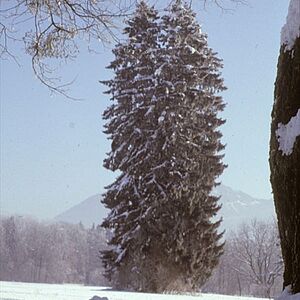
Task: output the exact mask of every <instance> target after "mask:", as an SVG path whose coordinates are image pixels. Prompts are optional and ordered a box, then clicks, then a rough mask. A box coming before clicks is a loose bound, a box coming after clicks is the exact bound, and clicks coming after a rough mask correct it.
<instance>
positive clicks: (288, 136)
mask: <svg viewBox="0 0 300 300" xmlns="http://www.w3.org/2000/svg"><path fill="white" fill-rule="evenodd" d="M298 136H300V109H299V110H298V112H297V114H296V116H294V117H292V118H291V119H290V121H289V122H288V123H287V124H286V125H284V124H282V123H279V124H278V129H277V130H276V137H277V140H278V143H279V150H281V151H282V153H283V155H290V154H292V153H293V147H294V143H295V141H296V138H297V137H298Z"/></svg>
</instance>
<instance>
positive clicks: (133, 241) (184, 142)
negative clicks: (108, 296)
mask: <svg viewBox="0 0 300 300" xmlns="http://www.w3.org/2000/svg"><path fill="white" fill-rule="evenodd" d="M150 12H151V13H150ZM157 18H158V17H157V14H156V12H155V11H154V10H153V9H149V8H148V7H147V6H146V5H145V4H144V3H143V2H142V3H140V4H139V5H138V8H137V13H136V15H135V17H134V18H133V19H132V20H131V21H129V23H128V24H129V27H128V28H127V29H125V32H126V33H127V34H128V35H129V42H128V43H126V44H124V45H119V46H118V47H117V48H116V50H115V51H114V53H115V55H116V59H115V61H114V62H113V63H112V64H111V66H110V67H111V68H113V69H115V73H116V76H115V78H114V79H113V80H111V81H108V82H106V84H108V85H109V86H110V90H109V93H111V94H112V95H113V99H114V102H115V104H113V105H112V106H111V107H110V108H109V109H108V110H107V111H106V112H105V114H104V117H105V118H106V119H107V120H109V122H108V123H107V126H106V128H107V129H106V132H107V133H108V134H109V135H110V136H111V138H112V151H111V153H110V154H109V157H108V158H107V159H106V161H105V166H106V167H107V168H109V169H111V170H120V171H121V175H120V176H119V177H118V178H117V180H116V181H115V182H114V183H113V184H112V185H111V186H109V187H108V191H107V193H106V194H105V197H104V200H103V202H104V203H105V204H106V206H107V207H108V208H110V209H111V213H110V214H109V216H108V217H107V218H106V220H105V221H104V223H103V226H104V227H107V228H111V229H113V237H112V239H111V241H110V244H111V245H112V246H113V248H112V249H111V250H110V251H107V252H104V253H103V259H104V263H105V266H106V269H107V277H108V278H109V279H115V280H117V283H118V284H119V285H120V286H121V287H123V288H124V287H125V288H126V287H131V288H133V289H138V290H143V291H161V290H166V289H177V290H178V289H180V290H193V289H197V288H199V287H200V286H201V285H202V284H203V283H204V282H205V281H206V279H207V278H208V276H209V275H210V274H211V271H212V269H213V268H214V266H216V264H217V262H218V258H219V256H220V255H221V253H222V248H223V245H222V244H221V242H220V238H221V236H222V234H219V233H218V231H217V229H218V226H219V223H220V221H213V217H214V216H215V215H216V213H217V212H218V210H219V205H218V203H217V201H218V198H217V197H215V196H213V195H212V194H211V192H212V189H213V188H214V187H215V186H216V185H217V183H216V179H217V177H218V176H219V175H220V174H221V173H222V172H223V169H224V167H225V166H224V164H223V163H222V155H221V154H220V151H221V150H223V148H224V146H223V145H222V143H221V141H220V138H221V133H220V132H219V131H218V127H219V126H220V125H222V124H223V123H224V120H222V119H220V118H219V117H218V113H219V112H220V111H222V110H223V108H224V103H223V101H222V98H221V97H220V96H219V95H218V93H219V92H221V91H223V90H224V89H225V87H224V85H223V80H222V78H221V77H220V68H221V67H222V64H221V61H220V60H219V59H218V58H217V57H216V55H215V53H213V52H212V50H211V49H210V48H209V47H208V45H207V39H206V38H207V37H206V35H205V34H203V33H202V32H201V28H200V26H199V24H198V23H197V21H196V19H195V14H194V13H193V12H192V11H191V9H190V8H188V7H187V6H185V5H183V4H182V3H181V1H177V2H176V3H175V4H174V5H173V6H172V7H171V8H170V10H169V11H168V12H167V14H166V15H165V16H163V18H162V19H161V22H160V25H158V24H157ZM159 32H160V33H159ZM137 41H138V45H136V43H137ZM132 48H134V49H136V50H139V49H141V48H142V49H144V50H142V51H139V52H137V53H136V52H135V53H134V54H132V53H131V52H130V51H129V50H130V49H132ZM128 61H129V62H130V63H128ZM128 67H129V69H130V70H128V69H127V68H128ZM141 71H142V72H141ZM113 274H114V276H115V278H113V276H112V275H113Z"/></svg>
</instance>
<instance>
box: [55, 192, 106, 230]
mask: <svg viewBox="0 0 300 300" xmlns="http://www.w3.org/2000/svg"><path fill="white" fill-rule="evenodd" d="M100 200H101V195H100V194H96V195H93V196H91V197H89V198H87V199H86V200H84V201H82V202H80V203H79V204H77V205H75V206H73V207H71V208H70V209H68V210H66V211H64V212H63V213H61V214H59V215H58V216H56V217H55V218H54V219H55V221H60V222H66V223H71V224H78V223H80V222H81V223H82V224H83V225H84V226H85V227H91V226H92V225H93V224H95V225H98V224H100V223H101V222H102V220H103V219H104V217H105V216H106V215H107V213H108V210H107V209H106V208H105V207H104V206H103V204H102V203H101V202H100Z"/></svg>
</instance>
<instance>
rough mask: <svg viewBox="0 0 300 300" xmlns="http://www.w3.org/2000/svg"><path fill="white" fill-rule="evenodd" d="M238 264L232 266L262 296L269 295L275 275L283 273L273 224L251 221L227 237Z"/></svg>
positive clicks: (277, 276) (276, 232)
mask: <svg viewBox="0 0 300 300" xmlns="http://www.w3.org/2000/svg"><path fill="white" fill-rule="evenodd" d="M230 244H231V246H232V250H231V252H232V254H233V255H234V257H235V258H236V261H237V264H236V266H235V267H234V269H235V270H236V271H237V272H238V273H239V274H240V275H241V276H242V277H244V278H245V279H246V280H247V281H248V282H249V283H251V284H252V285H253V288H258V289H260V290H261V293H262V296H265V297H270V296H271V291H272V288H273V286H274V283H275V281H276V279H277V278H279V277H280V276H281V275H282V269H283V264H282V259H281V256H280V247H279V236H278V231H277V227H276V225H275V224H272V226H270V224H267V223H263V222H258V221H253V222H252V223H251V224H250V225H243V226H242V227H241V228H240V230H239V231H238V232H237V233H235V234H234V235H233V237H232V238H231V240H230Z"/></svg>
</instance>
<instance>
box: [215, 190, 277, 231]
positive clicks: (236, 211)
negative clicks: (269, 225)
mask: <svg viewBox="0 0 300 300" xmlns="http://www.w3.org/2000/svg"><path fill="white" fill-rule="evenodd" d="M215 194H216V195H219V196H221V199H220V204H222V208H221V209H220V211H219V213H218V217H222V218H223V223H222V228H224V229H226V231H227V232H228V231H230V230H235V229H236V227H237V226H238V225H240V224H242V223H250V222H251V220H253V219H257V220H261V221H269V220H272V218H274V217H275V207H274V202H273V200H272V199H257V198H254V197H251V196H250V195H248V194H246V193H243V192H240V191H235V190H233V189H231V188H230V187H227V186H225V185H220V186H218V187H217V188H216V191H215Z"/></svg>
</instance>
